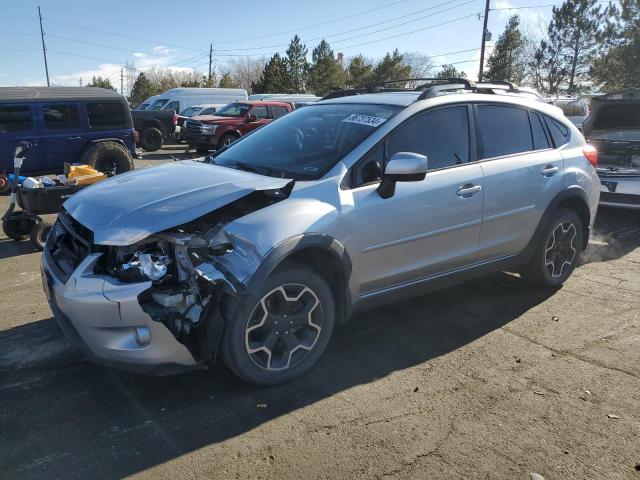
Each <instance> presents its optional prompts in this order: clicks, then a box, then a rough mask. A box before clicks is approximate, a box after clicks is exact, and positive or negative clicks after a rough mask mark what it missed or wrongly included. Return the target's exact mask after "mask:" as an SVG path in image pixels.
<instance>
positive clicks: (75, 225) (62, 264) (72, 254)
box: [46, 210, 93, 281]
mask: <svg viewBox="0 0 640 480" xmlns="http://www.w3.org/2000/svg"><path fill="white" fill-rule="evenodd" d="M92 242H93V232H91V230H89V229H88V228H86V227H84V226H82V225H81V224H80V223H79V222H78V221H76V220H75V219H73V218H72V217H71V216H70V215H69V214H67V213H66V212H65V211H64V210H62V211H61V212H60V213H59V214H58V220H57V222H56V224H55V225H54V227H53V228H52V229H51V233H50V235H49V238H48V239H47V245H46V248H47V250H48V252H49V254H50V255H51V258H52V259H53V262H54V263H55V266H56V267H57V269H58V271H59V272H58V273H59V274H60V275H61V276H62V278H63V280H64V281H66V280H67V279H68V278H69V277H70V276H71V274H72V273H73V272H74V271H75V269H76V268H78V265H80V263H81V262H82V260H84V259H85V258H86V257H87V256H88V255H89V254H90V253H91V251H92Z"/></svg>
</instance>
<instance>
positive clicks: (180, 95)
mask: <svg viewBox="0 0 640 480" xmlns="http://www.w3.org/2000/svg"><path fill="white" fill-rule="evenodd" d="M247 99H248V95H247V91H246V90H245V89H243V88H172V89H170V90H167V91H166V92H164V93H161V94H160V95H158V98H156V99H155V100H154V102H153V103H152V104H151V106H150V107H149V108H148V110H175V111H176V112H182V111H183V110H184V109H185V108H187V107H191V106H192V105H202V104H217V105H226V104H227V103H232V102H243V101H247Z"/></svg>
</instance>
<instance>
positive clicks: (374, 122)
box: [343, 113, 387, 128]
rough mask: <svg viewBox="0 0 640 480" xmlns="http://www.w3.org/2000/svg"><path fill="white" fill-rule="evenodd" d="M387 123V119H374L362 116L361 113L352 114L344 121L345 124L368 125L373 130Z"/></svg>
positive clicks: (369, 116)
mask: <svg viewBox="0 0 640 480" xmlns="http://www.w3.org/2000/svg"><path fill="white" fill-rule="evenodd" d="M386 121H387V119H386V118H380V117H372V116H371V115H362V114H360V113H352V114H351V115H349V116H348V117H347V118H345V119H344V120H343V122H348V123H357V124H359V125H367V126H368V127H373V128H376V127H379V126H380V125H382V124H383V123H384V122H386Z"/></svg>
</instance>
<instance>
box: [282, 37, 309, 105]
mask: <svg viewBox="0 0 640 480" xmlns="http://www.w3.org/2000/svg"><path fill="white" fill-rule="evenodd" d="M286 62H287V76H288V77H289V86H288V88H287V89H286V90H283V91H286V92H290V93H305V92H306V78H307V74H308V72H309V62H307V47H306V46H305V45H304V43H302V42H301V41H300V37H298V35H295V36H294V37H293V39H292V40H291V43H289V48H287V58H286Z"/></svg>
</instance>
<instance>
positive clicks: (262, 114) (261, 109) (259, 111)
mask: <svg viewBox="0 0 640 480" xmlns="http://www.w3.org/2000/svg"><path fill="white" fill-rule="evenodd" d="M251 115H255V116H256V118H257V119H258V120H262V119H264V118H269V113H268V112H267V107H266V106H258V107H253V108H252V109H251Z"/></svg>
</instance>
